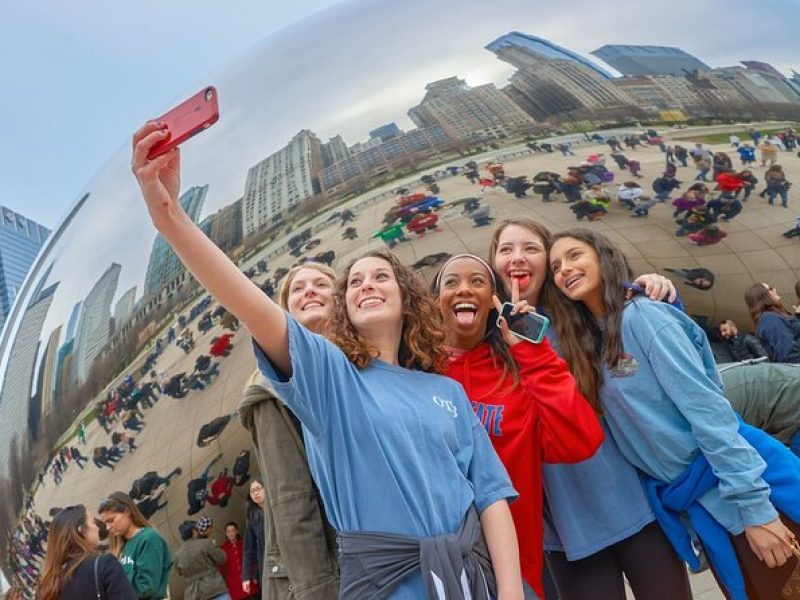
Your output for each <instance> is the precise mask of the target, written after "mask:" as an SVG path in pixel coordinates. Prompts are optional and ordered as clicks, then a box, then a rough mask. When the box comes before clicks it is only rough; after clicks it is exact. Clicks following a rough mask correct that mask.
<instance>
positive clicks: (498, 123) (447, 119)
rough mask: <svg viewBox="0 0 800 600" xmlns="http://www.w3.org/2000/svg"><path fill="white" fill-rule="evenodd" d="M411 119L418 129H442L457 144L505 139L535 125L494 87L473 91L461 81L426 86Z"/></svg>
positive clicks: (452, 78)
mask: <svg viewBox="0 0 800 600" xmlns="http://www.w3.org/2000/svg"><path fill="white" fill-rule="evenodd" d="M408 116H409V117H410V118H411V120H412V121H413V122H414V124H416V125H417V126H418V127H436V126H438V127H441V128H442V129H443V130H444V131H445V133H447V135H448V136H449V137H450V138H452V139H454V140H485V139H502V138H506V137H509V136H510V135H512V134H514V133H516V132H518V131H521V130H523V129H524V128H525V127H527V126H530V125H532V124H533V119H532V118H531V117H530V116H529V115H527V114H526V113H525V111H523V110H522V109H521V108H520V107H519V106H517V105H516V104H515V103H514V102H513V101H512V100H511V98H509V97H508V96H507V95H505V94H504V93H503V92H501V91H500V90H498V89H497V88H496V87H495V86H494V84H491V83H489V84H486V85H481V86H478V87H474V88H472V87H470V86H468V85H467V84H466V82H465V81H464V80H463V79H459V78H458V77H448V78H447V79H441V80H439V81H434V82H433V83H429V84H428V85H426V86H425V97H424V98H423V99H422V102H420V103H419V105H417V106H414V107H413V108H411V109H409V111H408Z"/></svg>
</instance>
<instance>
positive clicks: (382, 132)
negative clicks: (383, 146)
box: [369, 122, 403, 142]
mask: <svg viewBox="0 0 800 600" xmlns="http://www.w3.org/2000/svg"><path fill="white" fill-rule="evenodd" d="M401 133H403V130H402V129H400V128H399V127H398V126H397V123H394V122H392V123H387V124H386V125H381V126H380V127H376V128H375V129H373V130H372V131H370V132H369V137H370V138H379V139H380V140H381V141H382V142H388V141H389V140H390V139H392V138H395V137H397V136H398V135H400V134H401Z"/></svg>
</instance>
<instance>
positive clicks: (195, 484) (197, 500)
mask: <svg viewBox="0 0 800 600" xmlns="http://www.w3.org/2000/svg"><path fill="white" fill-rule="evenodd" d="M221 458H222V454H221V453H220V454H218V455H217V456H216V457H214V458H212V459H211V462H209V463H208V466H207V467H206V468H205V470H204V471H203V473H202V475H200V477H196V478H194V479H192V480H191V481H189V483H188V484H187V485H186V495H187V499H188V501H189V510H187V511H186V512H187V514H188V515H189V516H191V515H193V514H196V513H198V512H200V511H201V510H202V509H203V507H204V506H205V505H206V498H208V489H207V487H208V482H209V481H210V480H211V477H212V475H211V467H213V466H214V464H215V463H216V462H217V461H219V460H220V459H221Z"/></svg>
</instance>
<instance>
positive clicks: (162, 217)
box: [131, 121, 183, 229]
mask: <svg viewBox="0 0 800 600" xmlns="http://www.w3.org/2000/svg"><path fill="white" fill-rule="evenodd" d="M168 137H169V132H168V131H167V129H166V127H165V125H164V124H163V123H161V122H159V121H148V122H147V123H145V125H144V126H143V127H142V128H141V129H139V130H138V131H137V132H136V133H134V134H133V158H132V160H131V170H132V171H133V174H134V176H135V177H136V181H137V182H138V183H139V188H140V189H141V190H142V195H143V196H144V199H145V201H146V203H147V209H148V211H149V212H150V217H151V219H152V220H153V224H154V225H155V226H156V228H159V229H160V227H161V226H162V225H163V224H164V223H165V221H166V220H167V219H169V218H170V217H174V216H175V215H179V214H180V213H181V212H182V210H183V209H182V208H181V206H180V204H179V203H178V192H179V191H180V187H181V161H180V150H179V149H178V148H175V149H174V150H171V151H170V152H167V153H166V154H164V155H162V156H159V157H157V158H154V159H153V160H149V159H148V158H147V155H148V154H149V153H150V150H151V149H152V147H153V146H155V145H156V144H157V143H159V142H161V141H163V140H165V139H166V138H168Z"/></svg>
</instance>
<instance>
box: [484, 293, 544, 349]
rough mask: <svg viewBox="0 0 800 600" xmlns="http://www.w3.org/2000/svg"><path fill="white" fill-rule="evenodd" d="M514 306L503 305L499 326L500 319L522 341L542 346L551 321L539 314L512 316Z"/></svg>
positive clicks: (508, 303)
mask: <svg viewBox="0 0 800 600" xmlns="http://www.w3.org/2000/svg"><path fill="white" fill-rule="evenodd" d="M513 309H514V305H513V304H512V303H511V302H505V303H503V306H502V310H501V311H500V314H499V315H498V317H497V323H496V324H497V326H498V327H500V317H502V318H504V319H505V320H506V323H508V329H509V331H511V333H512V334H513V335H515V336H517V337H518V338H520V339H521V340H527V341H529V342H531V343H532V344H541V343H542V340H543V339H544V336H545V335H546V334H547V328H548V327H549V326H550V319H548V318H547V317H545V316H544V315H540V314H539V313H517V314H515V315H512V314H511V311H512V310H513Z"/></svg>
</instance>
